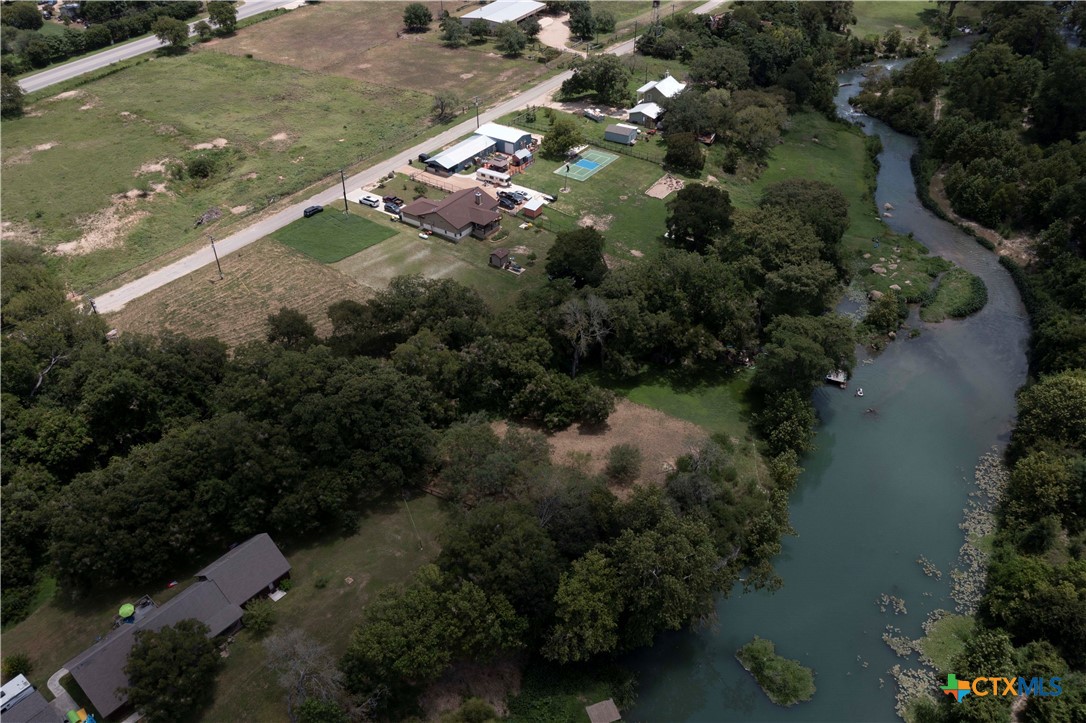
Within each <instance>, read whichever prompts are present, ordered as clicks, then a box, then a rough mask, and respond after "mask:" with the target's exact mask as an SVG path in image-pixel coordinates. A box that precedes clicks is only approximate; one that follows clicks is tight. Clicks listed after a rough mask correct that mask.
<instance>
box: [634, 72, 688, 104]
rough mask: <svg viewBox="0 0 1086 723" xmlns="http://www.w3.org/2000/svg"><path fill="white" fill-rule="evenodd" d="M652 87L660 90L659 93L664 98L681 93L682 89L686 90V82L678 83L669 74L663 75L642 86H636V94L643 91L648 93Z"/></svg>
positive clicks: (640, 93)
mask: <svg viewBox="0 0 1086 723" xmlns="http://www.w3.org/2000/svg"><path fill="white" fill-rule="evenodd" d="M653 88H656V90H658V91H660V95H662V96H664V97H665V98H673V97H675V96H676V95H678V94H679V93H682V92H683V91H684V90H686V83H680V82H679V81H677V80H675V78H673V77H672V76H671V75H670V74H669V75H665V76H664V77H663V78H661V79H660V80H650V81H649V82H648V83H645V84H644V85H643V86H641V87H640V88H638V89H637V93H638V95H642V94H644V93H648V92H649V91H650V90H652V89H653Z"/></svg>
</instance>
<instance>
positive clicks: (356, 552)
mask: <svg viewBox="0 0 1086 723" xmlns="http://www.w3.org/2000/svg"><path fill="white" fill-rule="evenodd" d="M407 504H409V505H410V514H409V513H408V508H407V507H406V506H405V503H404V502H403V501H399V502H396V503H389V505H388V506H387V507H386V508H384V509H381V510H377V511H374V512H373V513H372V514H370V515H369V516H367V517H366V518H364V519H363V520H361V521H360V523H359V528H358V532H356V533H355V534H354V535H351V536H349V537H334V538H330V539H328V540H323V541H321V542H319V543H316V544H312V545H308V546H304V547H299V548H297V549H290V548H285V549H284V550H283V552H284V554H286V555H287V558H288V560H289V561H290V564H291V579H292V580H293V587H292V588H291V590H290V591H289V592H288V593H287V595H286V597H284V598H283V599H282V600H280V601H279V602H277V603H275V606H274V609H275V612H276V618H277V621H276V625H275V627H274V628H273V632H274V631H283V630H290V629H295V628H297V629H301V630H304V631H306V632H307V633H309V634H310V635H312V636H313V637H314V638H315V639H316V640H317V641H318V642H320V643H321V644H323V645H326V646H327V647H328V649H329V651H330V653H331V654H332V655H333V657H335V658H337V659H338V657H339V656H340V655H342V654H343V652H345V651H346V649H347V645H348V644H349V642H350V636H351V631H352V630H353V629H354V627H355V626H356V625H358V623H359V621H360V620H361V617H362V614H363V612H364V610H365V606H366V603H367V602H369V601H370V600H372V599H373V596H374V595H376V594H377V593H378V592H379V591H380V590H381V589H382V588H385V587H387V586H389V585H392V584H396V583H403V582H406V581H408V580H409V579H410V577H411V576H412V575H413V574H414V572H415V570H416V569H418V567H419V566H420V565H422V564H424V563H426V562H428V561H430V560H432V559H433V558H434V557H435V556H436V555H437V552H438V550H439V547H438V542H437V535H438V533H439V531H440V530H441V528H442V526H443V525H444V522H445V519H446V512H445V510H444V507H443V503H441V502H439V501H438V500H437V499H436V498H433V497H429V496H424V497H419V498H417V499H414V500H411V501H410V502H409V503H407ZM214 557H216V556H215V555H211V556H209V558H208V559H207V560H200V561H194V562H193V566H192V569H191V570H184V571H174V573H176V574H177V578H176V579H178V580H180V581H181V583H182V584H181V585H180V586H178V587H176V588H174V589H173V590H169V591H167V590H163V589H161V588H158V589H156V586H146V587H144V588H137V589H133V590H131V591H126V592H117V593H107V594H102V595H98V596H94V597H90V598H86V599H84V600H81V601H78V602H75V603H64V602H62V601H60V600H58V599H56V598H54V599H51V600H49V601H48V602H46V603H45V604H44V605H43V606H42V607H40V608H38V609H37V610H36V611H35V612H34V613H32V614H31V615H30V617H28V618H27V619H26V620H23V621H22V622H20V623H19V624H17V625H15V626H12V627H11V628H9V629H7V630H4V631H3V639H2V642H3V648H4V653H5V654H10V653H13V652H25V653H27V654H29V655H30V658H31V660H32V661H33V663H34V672H33V674H32V675H31V676H30V680H31V682H32V683H34V684H35V685H36V686H37V687H39V688H40V689H42V691H43V695H47V696H48V695H49V694H48V692H47V690H46V688H45V682H46V680H47V679H48V678H49V676H50V675H52V674H53V672H55V671H56V670H57V669H58V668H59V667H60V666H61V665H63V664H64V663H66V662H67V661H68V660H70V659H71V658H72V657H73V656H75V655H76V654H77V653H79V652H80V651H82V650H83V649H84V648H86V647H87V646H89V645H91V644H93V643H94V639H95V637H96V636H98V635H104V634H105V633H107V632H109V630H110V625H111V623H112V621H113V616H114V615H115V614H116V611H117V609H118V607H119V606H120V605H121V604H122V603H124V602H131V601H133V600H134V599H135V598H136V597H138V596H139V595H141V594H144V593H150V594H151V596H152V597H153V598H154V600H155V601H156V602H157V603H159V604H162V603H163V602H165V601H166V600H168V599H169V598H171V597H173V596H174V595H176V594H177V593H178V592H180V591H181V590H182V589H184V587H186V586H187V585H188V584H190V583H191V575H192V574H193V573H194V572H195V571H196V570H198V569H200V566H201V565H200V563H206V562H209V561H210V560H211V559H213V558H214ZM348 578H350V579H351V581H350V582H348V581H347V579H348ZM166 581H168V578H164V579H163V583H162V585H163V586H164V585H165V582H166ZM276 677H277V676H276V673H275V672H274V671H272V670H271V669H270V668H268V667H267V665H266V659H265V654H264V649H263V646H262V644H261V642H260V640H258V639H256V638H255V637H254V636H253V635H251V634H250V633H248V632H246V631H242V632H241V633H240V634H238V635H237V636H236V638H235V642H234V644H233V645H232V646H231V647H230V656H229V657H228V658H226V660H225V661H224V667H223V669H222V671H221V672H220V674H219V677H218V684H217V685H216V687H215V701H214V705H213V707H212V708H211V709H210V711H208V712H207V713H206V714H205V715H204V720H208V721H255V720H264V721H278V720H286V717H287V715H286V701H285V694H284V691H283V690H282V689H281V688H279V686H278V684H277V682H276Z"/></svg>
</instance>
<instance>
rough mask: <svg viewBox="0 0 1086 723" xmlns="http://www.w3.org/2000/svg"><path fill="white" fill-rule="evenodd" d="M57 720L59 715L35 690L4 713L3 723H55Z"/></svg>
mask: <svg viewBox="0 0 1086 723" xmlns="http://www.w3.org/2000/svg"><path fill="white" fill-rule="evenodd" d="M59 720H61V718H60V714H59V713H57V711H56V710H54V708H53V706H51V705H49V703H48V702H47V701H46V700H45V698H43V697H42V694H41V693H39V692H38V691H36V690H35V691H32V692H31V693H30V694H29V695H27V696H25V697H23V698H22V700H20V701H19V702H18V703H16V704H15V705H13V706H11V707H10V708H8V709H7V710H5V711H4V721H5V723H6V722H7V721H10V722H11V723H57V721H59Z"/></svg>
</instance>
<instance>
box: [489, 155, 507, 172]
mask: <svg viewBox="0 0 1086 723" xmlns="http://www.w3.org/2000/svg"><path fill="white" fill-rule="evenodd" d="M486 167H487V168H489V169H491V170H494V171H501V172H502V173H505V172H506V171H508V170H509V158H508V157H506V156H491V157H490V158H488V159H486Z"/></svg>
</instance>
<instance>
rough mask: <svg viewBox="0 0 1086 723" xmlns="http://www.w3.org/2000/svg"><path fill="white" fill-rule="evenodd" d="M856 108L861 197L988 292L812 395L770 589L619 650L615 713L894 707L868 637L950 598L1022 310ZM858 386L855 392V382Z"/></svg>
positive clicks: (849, 91) (1017, 366)
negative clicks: (745, 651)
mask: <svg viewBox="0 0 1086 723" xmlns="http://www.w3.org/2000/svg"><path fill="white" fill-rule="evenodd" d="M964 47H965V46H964V45H956V46H952V47H951V48H950V49H949V53H960V52H963V49H964ZM863 70H864V69H862V68H861V69H858V70H855V71H851V72H847V73H843V74H841V75H840V76H839V78H838V79H839V81H840V82H841V83H851V84H852V85H849V86H846V87H842V88H841V92H840V93H839V96H838V99H837V104H838V108H839V111H840V113H841V114H842V115H843V116H845V115H848V112H849V110H850V109H849V107H848V103H847V98H848V96H849V95H853V94H855V93H856V92H857V84H858V82H859V80H860V79H861V78H862V74H863ZM856 120H857V121H858V122H860V123H861V124H862V125H863V127H864V130H865V132H867V133H877V134H878V135H879V136H881V137H882V141H883V145H884V151H883V153H882V155H881V156H880V159H879V160H880V163H881V168H880V172H879V176H878V190H877V192H876V201H877V203H878V207H879V208H881V207H882V204H883V203H885V202H890V203H892V204H893V205H894V207H895V210H894V214H893V215H894V218H893V219H888V220H887V223H888V224H889V225H890V226H891V228H892V229H893V230H894V231H896V232H899V233H908V232H912V233H913V234H914V235H915V237H916V238H917V239H918V240H919V241H921V242H922V243H924V244H925V245H926V246H927V247H928V248H930V249H931V251H932V253H934V254H938V255H941V256H945V257H947V258H949V259H951V260H952V261H954V262H955V263H958V264H960V265H961V266H963V267H965V268H966V269H968V270H969V271H971V272H973V273H975V274H978V275H979V276H981V277H982V278H983V279H984V281H985V283H986V284H987V285H988V296H989V301H988V304H987V306H986V307H985V308H984V309H983V310H982V311H981V312H980V313H978V314H976V315H974V316H972V317H970V318H968V319H965V320H961V321H953V320H951V321H945V322H942V323H940V324H920V322H919V321H918V320H917V319H915V318H913V319H912V320H911V321H910V325H916V324H919V325H920V326H921V327H922V329H923V332H922V334H921V336H920V337H918V338H916V339H909V340H900V341H898V342H896V343H893V344H891V345H890V347H889V348H888V349H887V350H886V351H885V352H883V353H882V354H881V355H879V356H878V357H877V358H876V359H875V360H874V362H873V363H867V364H865V363H859V364H858V365H857V368H856V370H855V374H854V377H853V379H852V381H851V382H850V386H849V390H848V391H841V390H838V389H835V388H831V387H825V388H822V389H819V390H818V391H817V392H816V393H815V404H816V406H817V408H818V412H819V416H820V419H821V426H820V427H819V429H818V434H817V437H816V439H815V444H816V445H817V449H816V451H815V452H813V453H812V454H810V455H809V456H808V457H807V458H806V459H805V460H804V462H803V464H804V467H805V468H806V471H805V472H804V474H803V476H802V477H801V478H800V481H799V485H798V488H797V490H796V492H795V493H794V495H793V497H792V501H791V508H790V509H791V519H792V524H793V526H794V527H795V529H796V532H797V533H798V534H797V536H796V537H789V538H786V539H785V541H784V550H783V553H782V554H781V555H780V557H779V558H778V559H777V560H776V563H775V567H776V569H777V571H778V573H779V574H780V575H781V577H782V578H783V580H784V586H783V587H782V588H781V589H780V590H778V591H777V592H775V593H768V592H766V593H750V594H745V595H744V594H740V592H739V591H738V590H736V592H735V593H733V594H732V595H731V596H730V597H728V598H724V599H721V600H720V601H719V603H718V605H717V614H718V621H717V623H716V624H715V625H714V627H713V628H711V629H706V630H701V631H697V632H684V633H676V634H673V635H669V636H666V637H664V638H663V639H661V640H660V641H659V642H658V643H657V645H655V646H654V647H653V648H652V649H651V650H648V651H645V652H643V653H640V654H638V655H637V656H636V657H634V658H633V660H632V661H631V663H632V665H633V667H634V669H635V671H636V673H637V676H638V681H639V684H640V696H639V699H638V702H637V705H636V706H635V707H634V708H633V710H631V711H630V712H629V713H628V714H627V716H626V718H625V719H626V720H630V721H797V722H798V721H833V722H838V721H884V720H885V721H891V720H896V716H895V713H894V695H895V692H896V688H895V684H894V681H893V678H892V677H891V676H890V675H889V674H888V672H887V671H888V670H889V669H890V668H891V667H892V666H893V665H895V664H898V663H903V662H904V661H902V660H901V659H900V658H898V657H897V656H896V655H895V654H894V653H893V652H892V651H891V650H890V649H889V648H888V647H887V646H886V645H885V644H884V643H883V642H882V639H881V635H882V633H883V632H884V631H885V627H886V626H887V625H894V626H896V627H898V628H900V629H901V631H902V633H903V634H905V635H907V636H909V637H913V638H916V637H919V636H920V635H921V633H922V631H921V623H922V622H923V621H924V619H925V617H926V616H927V614H928V612H930V611H931V610H934V609H937V608H944V609H948V610H953V609H954V602H953V601H952V600H951V599H950V597H949V595H950V580H949V577H950V576H949V572H950V570H951V569H952V568H953V567H954V564H955V560H956V558H957V555H958V550H959V548H960V546H961V545H962V542H963V533H962V531H961V530H960V529H959V527H958V525H959V523H960V522H961V521H962V516H963V508H964V507H965V505H966V501H967V500H966V498H967V495H968V494H969V492H970V491H971V490H973V489H974V483H973V468H974V466H975V465H976V464H977V462H978V459H979V457H980V456H981V455H982V454H984V453H985V452H986V451H988V450H990V449H991V448H992V447H993V446H1002V445H1004V444H1005V443H1006V441H1007V438H1008V435H1009V432H1010V429H1011V427H1012V425H1013V421H1014V411H1015V405H1014V393H1015V390H1016V389H1017V388H1018V387H1019V386H1021V384H1022V383H1023V382H1024V381H1025V376H1026V343H1027V339H1028V335H1029V323H1028V319H1027V317H1026V313H1025V310H1024V309H1023V307H1022V304H1021V300H1020V298H1019V296H1018V293H1017V291H1016V289H1015V288H1014V285H1013V283H1012V282H1011V279H1010V276H1009V275H1008V274H1007V273H1006V272H1005V271H1004V270H1003V269H1002V267H1000V266H999V265H998V263H997V262H996V257H995V255H994V254H992V253H991V252H989V251H987V250H985V249H983V248H982V247H981V246H980V245H979V244H977V243H976V242H975V241H974V240H973V239H971V238H970V237H968V236H966V235H965V234H964V233H962V232H961V231H959V230H958V229H957V228H955V227H954V226H952V225H951V224H948V223H946V222H944V221H942V220H940V219H939V218H937V217H936V216H934V215H933V214H931V213H930V212H929V211H927V210H926V209H924V208H923V206H921V204H920V202H919V200H918V199H917V197H916V191H915V187H914V185H913V179H912V174H911V172H910V170H909V158H910V157H911V155H912V154H913V152H914V150H915V142H914V140H913V139H911V138H908V137H906V136H903V135H901V134H899V133H896V132H894V131H893V130H891V129H890V128H888V127H887V126H885V125H884V124H882V123H880V122H878V121H875V120H873V119H870V118H867V117H864V116H860V117H858V118H856ZM872 212H873V213H874V209H872ZM863 357H864V352H861V354H860V357H859V358H860V359H862V358H863ZM857 387H862V388H863V389H864V392H865V396H864V397H863V398H862V399H861V398H857V397H855V396H854V395H853V390H854V389H856V388H857ZM867 408H874V409H877V411H878V413H877V414H876V415H872V414H865V410H866V409H867ZM921 555H923V556H925V557H927V558H928V559H929V560H931V561H932V562H933V563H934V564H935V565H936V566H937V567H938V568H939V569H940V570H941V571H942V572H943V577H942V579H941V580H936V579H934V578H932V577H928V576H926V575H925V574H924V572H923V571H922V569H921V567H920V565H919V564H918V563H917V562H916V560H917V558H918V557H920V556H921ZM882 593H887V594H890V595H895V596H897V597H899V598H902V599H904V601H905V603H906V606H907V609H908V613H907V614H906V615H895V614H894V613H893V611H892V610H891V609H887V611H886V612H881V611H880V609H879V606H878V604H877V602H876V601H877V598H878V597H879V595H880V594H882ZM754 635H759V636H761V637H764V638H769V639H770V640H772V641H774V642H775V643H776V645H777V652H778V653H779V654H781V655H784V656H785V657H789V658H795V659H798V660H799V661H801V662H802V663H803V664H804V665H806V666H809V667H811V668H812V669H814V671H815V674H816V679H815V683H816V685H817V688H818V691H817V692H816V693H815V696H814V698H813V699H812V700H811V701H810V702H807V703H803V704H800V705H797V706H794V707H791V708H787V709H785V708H781V707H778V706H776V705H774V704H772V703H771V702H770V701H769V700H768V698H766V696H765V695H764V694H763V693H762V692H761V690H760V689H759V688H758V686H757V684H756V683H755V682H754V680H753V678H752V677H751V676H750V675H749V674H748V673H747V672H746V671H744V670H743V669H742V668H741V667H740V666H739V663H738V662H737V661H736V660H735V658H734V654H735V651H736V650H737V649H738V648H739V647H740V646H741V645H743V644H744V643H746V642H747V641H749V640H750V639H751V638H752V637H753V636H754Z"/></svg>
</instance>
